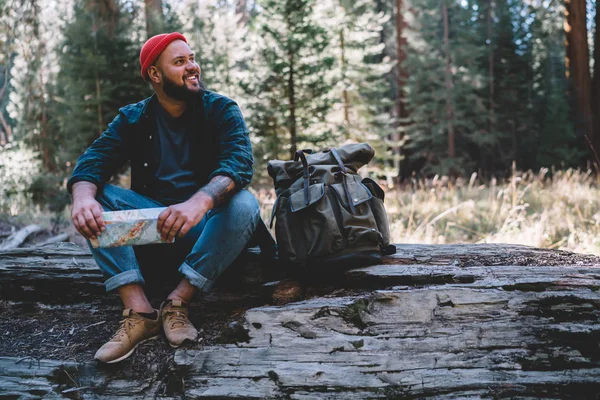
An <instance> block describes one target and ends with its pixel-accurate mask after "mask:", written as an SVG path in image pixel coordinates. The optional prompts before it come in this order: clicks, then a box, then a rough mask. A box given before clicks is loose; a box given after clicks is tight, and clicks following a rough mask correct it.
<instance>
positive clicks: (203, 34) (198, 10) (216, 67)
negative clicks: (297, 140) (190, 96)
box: [190, 0, 250, 110]
mask: <svg viewBox="0 0 600 400" xmlns="http://www.w3.org/2000/svg"><path fill="white" fill-rule="evenodd" d="M190 9H191V10H192V12H193V14H194V18H193V19H192V28H191V35H190V37H191V41H192V42H193V44H192V47H193V50H194V51H195V52H196V54H197V57H196V58H197V60H198V61H199V63H200V66H201V68H202V80H203V81H204V83H205V84H206V87H207V89H209V90H212V91H215V92H218V93H222V94H224V95H226V96H228V97H230V98H232V99H234V100H235V101H236V102H238V103H239V105H240V107H242V110H246V102H245V99H246V96H245V93H244V91H243V90H242V88H241V86H240V85H239V83H240V81H241V80H242V79H244V78H245V77H246V76H247V66H246V64H245V61H246V60H248V59H249V57H250V54H249V50H248V46H247V44H246V37H247V35H248V27H247V25H246V23H245V22H244V23H241V19H243V18H247V15H246V14H245V13H244V12H243V10H242V9H236V7H235V5H233V4H229V3H228V2H223V1H217V0H213V1H211V2H202V3H199V4H198V3H193V4H191V5H190Z"/></svg>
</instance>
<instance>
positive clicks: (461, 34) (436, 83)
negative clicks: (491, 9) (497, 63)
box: [405, 0, 493, 173]
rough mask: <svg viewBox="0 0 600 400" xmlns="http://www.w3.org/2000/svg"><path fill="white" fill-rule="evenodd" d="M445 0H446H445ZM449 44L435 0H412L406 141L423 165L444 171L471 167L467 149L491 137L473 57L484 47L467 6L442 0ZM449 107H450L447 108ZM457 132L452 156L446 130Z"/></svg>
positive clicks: (480, 78)
mask: <svg viewBox="0 0 600 400" xmlns="http://www.w3.org/2000/svg"><path fill="white" fill-rule="evenodd" d="M444 1H445V0H444ZM447 4H448V14H449V18H448V19H449V38H448V46H447V48H446V44H445V43H444V28H443V19H442V12H441V2H440V1H439V0H416V1H415V2H414V5H413V6H414V7H416V8H417V9H418V10H419V11H417V12H416V15H415V18H416V22H415V25H413V26H412V28H413V29H412V31H411V37H410V38H409V46H410V47H409V50H408V55H407V60H406V63H405V68H406V69H407V71H408V74H409V80H408V84H407V88H406V99H407V103H408V108H409V114H410V122H411V124H410V125H409V126H408V127H407V129H406V132H407V136H408V144H407V147H408V148H409V149H411V150H412V152H413V155H414V157H418V158H421V159H423V160H424V168H423V169H424V171H425V172H434V173H448V172H449V171H450V170H453V171H470V170H472V169H473V168H474V167H475V166H476V163H475V160H473V159H472V158H471V157H470V154H469V153H470V151H472V149H474V151H479V150H480V147H481V146H484V145H485V144H486V143H489V142H491V141H493V138H492V137H489V136H488V135H484V133H483V131H482V126H484V124H485V106H484V102H483V101H482V98H481V96H480V95H479V94H478V92H479V90H480V89H481V88H482V87H483V85H484V76H483V73H482V70H481V67H480V66H479V65H478V62H477V61H478V60H479V59H480V57H481V55H482V54H483V52H484V51H485V48H484V47H482V46H477V44H476V36H477V35H476V31H475V29H474V27H473V24H471V23H470V21H471V17H472V15H471V13H472V11H471V10H469V9H466V8H464V7H462V6H461V5H460V4H459V3H457V2H451V1H447ZM446 57H449V58H450V71H448V72H449V74H450V84H451V87H450V88H449V87H448V82H447V81H446V79H447V76H446V74H447V73H448V72H447V69H446ZM449 109H451V112H450V111H449ZM450 126H452V127H453V128H454V130H455V135H456V141H455V145H456V157H455V158H454V159H450V158H449V156H448V132H449V129H450Z"/></svg>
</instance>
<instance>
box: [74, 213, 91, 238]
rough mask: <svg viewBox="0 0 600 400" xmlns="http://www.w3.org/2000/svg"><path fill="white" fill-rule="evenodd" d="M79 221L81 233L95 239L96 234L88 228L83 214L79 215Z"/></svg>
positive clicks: (85, 236)
mask: <svg viewBox="0 0 600 400" xmlns="http://www.w3.org/2000/svg"><path fill="white" fill-rule="evenodd" d="M77 221H78V222H79V233H81V234H82V235H83V237H84V238H86V239H88V240H89V239H93V237H94V235H93V234H92V232H91V231H90V229H89V228H88V226H87V224H86V222H85V218H84V217H83V215H81V214H79V216H78V217H77Z"/></svg>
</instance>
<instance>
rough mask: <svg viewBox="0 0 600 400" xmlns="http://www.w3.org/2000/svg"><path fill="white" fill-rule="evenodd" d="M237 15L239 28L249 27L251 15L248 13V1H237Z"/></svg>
mask: <svg viewBox="0 0 600 400" xmlns="http://www.w3.org/2000/svg"><path fill="white" fill-rule="evenodd" d="M235 14H236V15H237V16H238V20H237V26H238V27H243V26H246V25H248V21H250V13H249V12H248V2H247V0H236V2H235Z"/></svg>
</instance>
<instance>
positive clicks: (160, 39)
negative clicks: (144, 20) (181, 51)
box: [140, 32, 187, 80]
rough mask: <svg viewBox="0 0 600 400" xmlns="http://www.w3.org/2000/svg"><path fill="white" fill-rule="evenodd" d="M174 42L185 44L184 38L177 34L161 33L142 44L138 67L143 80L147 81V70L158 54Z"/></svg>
mask: <svg viewBox="0 0 600 400" xmlns="http://www.w3.org/2000/svg"><path fill="white" fill-rule="evenodd" d="M174 40H183V41H184V42H186V43H187V40H186V38H185V36H183V35H182V34H181V33H179V32H173V33H161V34H160V35H156V36H152V37H151V38H150V39H148V40H147V41H146V43H144V46H142V50H141V51H140V65H141V66H142V70H141V71H140V72H141V74H142V77H143V78H144V79H145V80H148V68H149V67H150V66H151V65H152V64H154V61H156V59H157V58H158V56H160V53H162V52H163V51H164V49H165V48H166V47H167V46H168V45H169V44H171V42H172V41H174Z"/></svg>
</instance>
